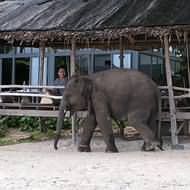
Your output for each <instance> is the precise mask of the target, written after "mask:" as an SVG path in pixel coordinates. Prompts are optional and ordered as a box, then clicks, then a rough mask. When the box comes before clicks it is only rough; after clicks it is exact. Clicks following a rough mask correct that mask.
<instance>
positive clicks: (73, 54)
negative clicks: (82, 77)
mask: <svg viewBox="0 0 190 190" xmlns="http://www.w3.org/2000/svg"><path fill="white" fill-rule="evenodd" d="M75 64H76V42H75V39H74V38H73V39H72V40H71V63H70V72H71V76H72V75H74V74H75ZM71 120H72V143H73V145H76V143H77V134H76V131H77V122H76V121H77V115H76V114H74V115H73V116H72V118H71Z"/></svg>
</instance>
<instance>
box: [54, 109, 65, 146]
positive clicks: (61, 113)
mask: <svg viewBox="0 0 190 190" xmlns="http://www.w3.org/2000/svg"><path fill="white" fill-rule="evenodd" d="M65 113H66V111H64V110H62V109H60V111H59V116H58V119H57V125H56V135H55V139H54V149H55V150H57V149H58V147H57V144H58V141H59V138H60V136H61V128H62V127H63V124H64V117H65Z"/></svg>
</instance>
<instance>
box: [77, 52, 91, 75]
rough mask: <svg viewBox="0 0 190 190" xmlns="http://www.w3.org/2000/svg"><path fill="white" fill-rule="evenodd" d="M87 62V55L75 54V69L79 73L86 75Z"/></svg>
mask: <svg viewBox="0 0 190 190" xmlns="http://www.w3.org/2000/svg"><path fill="white" fill-rule="evenodd" d="M88 62H89V55H79V56H77V59H76V63H77V67H78V68H77V69H78V71H79V73H80V74H81V75H88V69H89V68H88Z"/></svg>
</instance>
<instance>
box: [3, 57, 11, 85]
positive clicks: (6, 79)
mask: <svg viewBox="0 0 190 190" xmlns="http://www.w3.org/2000/svg"><path fill="white" fill-rule="evenodd" d="M2 84H4V85H6V84H12V59H11V58H10V59H2Z"/></svg>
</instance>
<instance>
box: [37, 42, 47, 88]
mask: <svg viewBox="0 0 190 190" xmlns="http://www.w3.org/2000/svg"><path fill="white" fill-rule="evenodd" d="M44 61H45V45H44V44H41V45H40V65H39V77H38V84H39V85H43V82H44Z"/></svg>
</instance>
